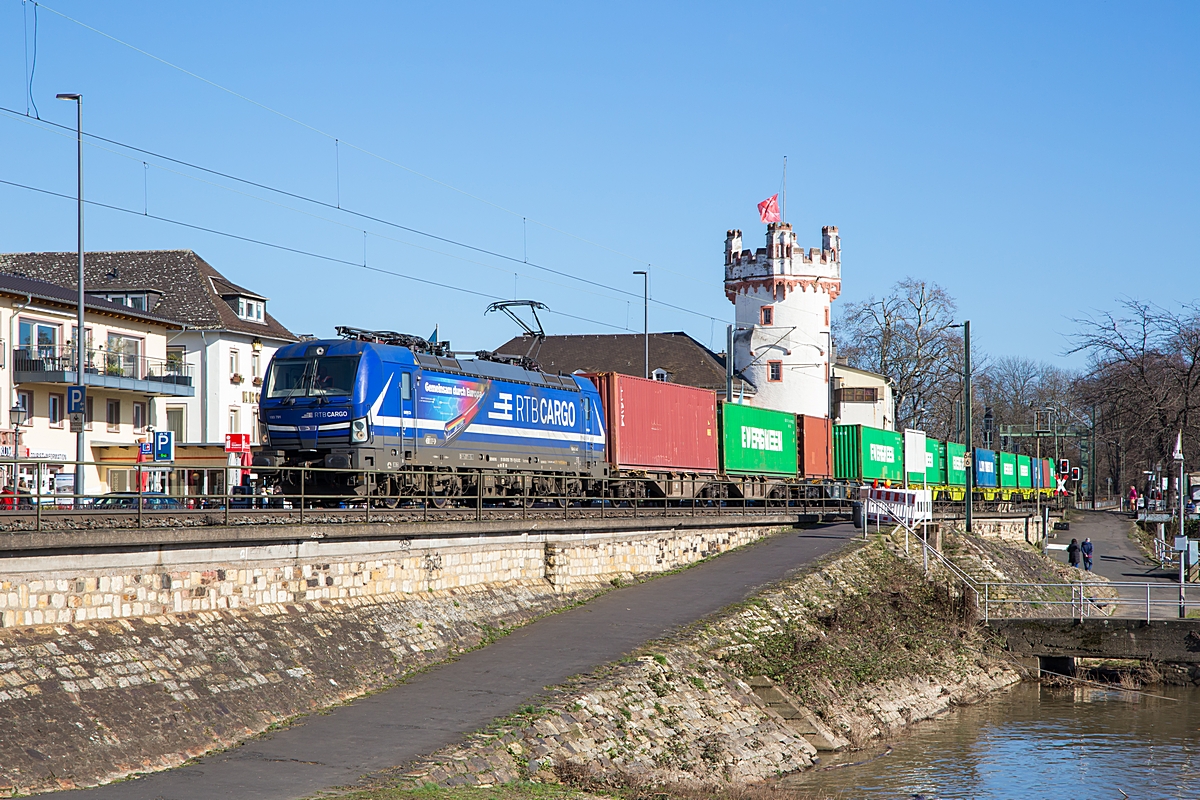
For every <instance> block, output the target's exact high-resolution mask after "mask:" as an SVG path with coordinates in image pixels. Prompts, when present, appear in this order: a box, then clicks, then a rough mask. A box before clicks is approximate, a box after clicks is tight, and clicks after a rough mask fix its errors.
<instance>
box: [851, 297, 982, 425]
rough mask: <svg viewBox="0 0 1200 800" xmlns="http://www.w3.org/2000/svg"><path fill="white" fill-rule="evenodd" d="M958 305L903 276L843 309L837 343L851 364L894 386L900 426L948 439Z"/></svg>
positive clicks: (956, 357) (958, 350)
mask: <svg viewBox="0 0 1200 800" xmlns="http://www.w3.org/2000/svg"><path fill="white" fill-rule="evenodd" d="M956 310H957V305H956V304H955V302H954V298H952V297H951V296H950V295H949V293H948V292H946V290H945V289H943V288H942V287H940V286H938V285H937V284H935V283H927V282H926V281H922V280H916V279H914V278H905V279H904V280H902V281H900V282H899V283H897V284H896V285H895V286H893V287H892V289H891V291H890V292H889V293H888V294H887V295H886V296H884V297H881V298H876V297H870V298H868V299H867V300H865V301H863V302H861V303H851V304H848V305H846V306H845V307H844V308H843V309H842V314H841V319H840V321H839V324H838V326H837V327H838V345H839V349H840V352H841V354H842V355H844V356H846V358H847V359H848V361H849V363H850V365H851V366H854V367H857V368H859V369H866V370H869V371H871V372H878V373H880V374H881V375H885V376H887V378H889V379H890V382H891V384H892V391H893V393H894V397H895V402H896V427H897V428H904V427H912V428H922V429H924V430H931V431H934V430H937V431H939V432H942V434H943V436H944V435H945V433H944V431H943V430H942V429H944V428H945V426H946V424H947V422H946V414H945V410H946V408H947V407H950V406H952V403H953V399H952V398H953V395H954V393H955V392H956V391H958V384H957V382H956V381H955V371H956V369H957V366H956V365H957V364H958V363H960V360H961V350H962V347H961V345H960V344H959V342H960V339H959V337H958V336H957V335H955V334H954V333H953V332H952V331H951V330H950V326H951V325H952V324H953V323H954V312H955V311H956Z"/></svg>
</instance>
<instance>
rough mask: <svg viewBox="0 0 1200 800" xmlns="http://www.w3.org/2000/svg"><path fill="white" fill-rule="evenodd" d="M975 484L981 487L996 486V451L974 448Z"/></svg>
mask: <svg viewBox="0 0 1200 800" xmlns="http://www.w3.org/2000/svg"><path fill="white" fill-rule="evenodd" d="M974 466H975V485H976V486H978V487H979V488H981V489H994V488H996V453H995V452H994V451H992V450H984V449H983V448H980V447H976V448H975V465H974Z"/></svg>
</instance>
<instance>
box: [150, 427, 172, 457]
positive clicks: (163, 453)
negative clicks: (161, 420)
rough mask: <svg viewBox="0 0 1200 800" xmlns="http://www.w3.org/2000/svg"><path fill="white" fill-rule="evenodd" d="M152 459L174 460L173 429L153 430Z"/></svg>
mask: <svg viewBox="0 0 1200 800" xmlns="http://www.w3.org/2000/svg"><path fill="white" fill-rule="evenodd" d="M154 460H155V461H174V460H175V432H174V431H155V432H154Z"/></svg>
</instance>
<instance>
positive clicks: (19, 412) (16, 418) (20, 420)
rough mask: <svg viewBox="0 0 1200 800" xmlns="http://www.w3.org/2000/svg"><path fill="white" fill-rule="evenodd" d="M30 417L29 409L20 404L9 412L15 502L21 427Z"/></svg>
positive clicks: (15, 404)
mask: <svg viewBox="0 0 1200 800" xmlns="http://www.w3.org/2000/svg"><path fill="white" fill-rule="evenodd" d="M28 417H29V409H27V408H25V406H23V405H21V404H20V403H14V404H13V407H12V408H11V409H9V411H8V421H9V422H11V423H12V426H13V466H12V490H13V496H14V502H15V498H16V495H17V459H19V458H20V453H21V426H22V425H24V424H25V420H26V419H27V418H28Z"/></svg>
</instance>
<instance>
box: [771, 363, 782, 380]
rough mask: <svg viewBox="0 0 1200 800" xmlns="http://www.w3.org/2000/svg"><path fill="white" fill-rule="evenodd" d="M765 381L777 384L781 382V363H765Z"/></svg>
mask: <svg viewBox="0 0 1200 800" xmlns="http://www.w3.org/2000/svg"><path fill="white" fill-rule="evenodd" d="M767 380H768V381H770V382H771V383H779V382H780V381H782V380H783V362H782V361H768V362H767Z"/></svg>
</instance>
